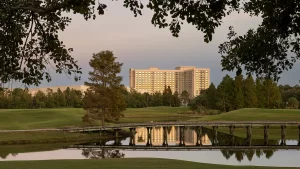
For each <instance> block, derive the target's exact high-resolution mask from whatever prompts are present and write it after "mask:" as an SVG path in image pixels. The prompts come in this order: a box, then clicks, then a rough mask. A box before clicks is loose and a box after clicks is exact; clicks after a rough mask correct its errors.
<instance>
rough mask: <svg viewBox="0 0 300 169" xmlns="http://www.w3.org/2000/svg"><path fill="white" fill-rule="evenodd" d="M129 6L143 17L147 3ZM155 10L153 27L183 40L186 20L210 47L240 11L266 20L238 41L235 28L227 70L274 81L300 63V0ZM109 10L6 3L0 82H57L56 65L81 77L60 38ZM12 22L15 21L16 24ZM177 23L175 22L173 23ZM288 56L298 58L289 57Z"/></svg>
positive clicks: (229, 1)
mask: <svg viewBox="0 0 300 169" xmlns="http://www.w3.org/2000/svg"><path fill="white" fill-rule="evenodd" d="M123 3H124V7H126V8H129V9H130V10H131V11H133V13H134V16H137V15H142V9H143V8H144V7H145V3H143V2H142V1H139V0H125V1H124V2H123ZM146 7H147V8H149V9H150V10H152V11H154V13H153V17H152V20H151V22H152V24H153V25H154V26H158V27H159V28H169V29H170V31H171V33H172V34H173V36H175V37H177V36H178V35H179V32H180V30H181V26H182V24H183V23H184V21H186V22H187V23H189V24H192V25H194V26H195V27H196V29H198V30H201V31H202V32H203V33H204V41H205V42H210V41H211V40H212V35H213V34H214V32H215V29H216V28H217V27H218V26H220V25H221V23H222V19H223V18H224V17H226V16H228V15H230V14H231V13H232V12H234V11H239V12H245V13H248V14H249V15H251V16H261V17H262V18H263V22H262V24H260V26H259V28H258V29H257V30H253V29H250V30H249V31H248V32H247V34H246V35H244V36H236V33H235V32H234V31H233V29H231V30H230V33H229V41H228V42H225V43H224V44H222V45H220V47H219V48H220V53H221V55H222V58H223V59H222V66H223V69H225V70H229V71H233V70H235V69H236V70H237V71H238V72H239V73H238V74H240V72H241V71H242V67H243V66H244V68H245V70H246V71H247V73H248V74H249V73H256V74H257V75H261V76H267V77H274V79H278V75H279V74H280V73H282V71H283V70H287V69H290V68H292V66H293V63H294V62H296V60H298V59H299V53H300V52H299V50H300V48H299V43H298V42H299V41H300V39H299V36H298V35H299V32H300V30H299V29H297V26H298V24H297V23H299V18H300V17H299V15H300V14H299V9H300V8H299V3H298V1H297V0H289V1H286V0H276V1H274V0H249V1H244V0H222V1H157V0H149V1H147V5H146ZM106 8H107V5H105V4H103V3H102V2H100V1H96V0H57V1H50V0H26V1H24V0H2V1H1V2H0V9H1V10H0V11H1V12H0V22H1V25H2V26H1V28H2V32H4V33H1V34H0V46H3V49H2V50H1V57H0V63H1V65H0V72H2V73H1V76H0V80H1V82H8V81H9V80H10V79H15V80H21V81H22V82H23V83H26V84H35V85H37V84H39V83H40V82H41V80H43V79H44V78H46V79H47V80H51V76H50V74H49V72H48V70H47V65H49V64H50V63H52V64H54V65H55V66H54V67H55V69H56V71H57V72H58V73H62V72H66V73H67V74H74V75H75V80H78V79H79V78H80V77H79V76H78V74H80V73H81V71H80V68H79V67H78V66H77V62H76V61H75V60H74V59H73V58H72V57H71V55H70V52H71V51H72V50H73V49H72V48H69V49H68V48H66V46H65V45H64V44H63V42H61V40H60V39H59V36H58V32H61V31H63V30H65V28H66V27H67V26H68V24H69V23H70V22H71V18H70V17H68V16H67V15H68V13H70V12H73V13H75V14H80V15H82V16H83V17H84V18H85V19H86V20H88V19H95V18H96V13H98V14H99V15H103V14H104V12H105V9H106ZM11 18H15V19H14V20H12V19H11ZM169 18H171V19H169ZM288 52H290V53H292V54H294V56H292V57H289V56H288Z"/></svg>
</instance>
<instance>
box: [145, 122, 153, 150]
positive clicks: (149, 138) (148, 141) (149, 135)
mask: <svg viewBox="0 0 300 169" xmlns="http://www.w3.org/2000/svg"><path fill="white" fill-rule="evenodd" d="M147 133H148V134H147V144H146V146H148V147H152V138H151V137H152V127H147Z"/></svg>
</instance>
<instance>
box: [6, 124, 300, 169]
mask: <svg viewBox="0 0 300 169" xmlns="http://www.w3.org/2000/svg"><path fill="white" fill-rule="evenodd" d="M151 135H152V137H151V139H152V144H153V146H155V145H161V144H162V143H163V129H162V128H160V127H156V128H153V132H152V134H151ZM184 135H185V144H186V145H187V146H188V145H195V144H196V142H197V138H196V132H195V131H194V130H193V129H190V128H188V129H185V131H184ZM212 137H213V136H212V131H211V130H209V129H206V130H204V131H203V135H202V137H201V140H202V143H203V145H211V141H212ZM229 138H230V137H229V135H227V134H224V133H221V132H218V140H219V143H220V144H222V143H225V142H228V139H229ZM134 139H135V143H136V145H145V144H146V140H147V130H146V129H145V128H137V129H136V134H135V138H134ZM243 141H244V140H243V138H239V137H235V144H236V145H239V144H242V143H243ZM102 142H103V141H102ZM129 142H130V138H129V137H128V138H124V139H122V140H121V144H122V145H128V144H129ZM252 142H253V144H254V145H255V144H257V145H259V144H260V143H261V142H263V140H252ZM269 142H270V144H272V145H279V144H280V142H281V141H280V140H270V141H269ZM113 143H114V141H113V140H110V141H106V143H105V144H106V145H111V144H113ZM85 144H86V145H97V144H99V143H85ZM168 144H169V145H178V144H179V129H178V128H177V127H171V128H170V129H169V131H168ZM286 144H287V145H297V144H298V141H297V140H287V141H286ZM103 158H166V159H177V160H185V161H193V162H202V163H212V164H226V165H253V166H282V167H299V166H300V160H299V159H300V151H298V150H239V151H231V150H196V151H195V150H187V151H171V150H168V151H153V150H112V149H104V148H86V149H63V148H58V149H57V150H51V151H38V152H26V153H13V154H12V153H10V154H2V153H1V149H0V161H17V160H55V159H103Z"/></svg>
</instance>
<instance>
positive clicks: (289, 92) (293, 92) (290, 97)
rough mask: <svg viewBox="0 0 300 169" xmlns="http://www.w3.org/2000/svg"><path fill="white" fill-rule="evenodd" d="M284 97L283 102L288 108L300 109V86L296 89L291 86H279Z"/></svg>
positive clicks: (296, 86)
mask: <svg viewBox="0 0 300 169" xmlns="http://www.w3.org/2000/svg"><path fill="white" fill-rule="evenodd" d="M278 87H279V89H280V92H281V96H282V102H283V103H285V105H286V107H287V108H300V104H299V101H300V86H299V85H295V86H294V87H292V86H289V85H284V86H283V85H279V86H278Z"/></svg>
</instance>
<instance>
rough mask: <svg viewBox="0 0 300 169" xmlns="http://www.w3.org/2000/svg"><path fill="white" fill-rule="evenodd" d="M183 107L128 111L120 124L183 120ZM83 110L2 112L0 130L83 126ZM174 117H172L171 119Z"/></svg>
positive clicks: (0, 111)
mask: <svg viewBox="0 0 300 169" xmlns="http://www.w3.org/2000/svg"><path fill="white" fill-rule="evenodd" d="M187 110H188V108H184V107H183V108H182V107H154V108H141V109H139V108H137V109H130V108H129V109H127V110H126V111H125V112H124V115H125V117H124V118H122V119H121V120H120V121H119V122H120V123H122V122H123V123H124V122H146V121H170V120H181V119H184V118H181V117H182V116H185V115H179V114H178V113H179V112H184V111H187ZM83 115H84V110H83V109H80V108H78V109H75V108H68V109H26V110H23V109H9V110H6V109H5V110H3V109H2V110H0V130H16V129H41V128H59V127H66V126H83V125H84V123H83V122H82V116H83ZM170 116H172V117H170Z"/></svg>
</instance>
